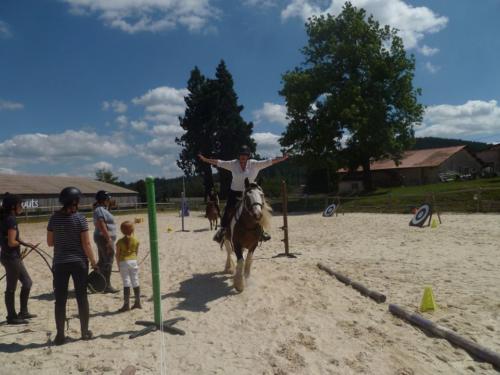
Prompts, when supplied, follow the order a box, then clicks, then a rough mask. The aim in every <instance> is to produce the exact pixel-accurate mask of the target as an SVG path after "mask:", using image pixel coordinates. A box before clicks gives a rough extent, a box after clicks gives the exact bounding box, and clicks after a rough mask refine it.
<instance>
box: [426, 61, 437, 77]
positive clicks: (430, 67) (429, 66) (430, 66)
mask: <svg viewBox="0 0 500 375" xmlns="http://www.w3.org/2000/svg"><path fill="white" fill-rule="evenodd" d="M424 66H425V69H427V70H428V71H429V72H430V73H432V74H436V73H437V72H439V69H441V68H440V67H439V66H437V65H434V64H432V63H430V62H429V61H427V62H426V63H425V65H424Z"/></svg>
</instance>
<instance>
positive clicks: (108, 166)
mask: <svg viewBox="0 0 500 375" xmlns="http://www.w3.org/2000/svg"><path fill="white" fill-rule="evenodd" d="M90 168H91V170H93V171H95V170H97V169H106V170H108V171H111V170H113V164H111V163H108V162H107V161H98V162H97V163H94V164H92V165H90Z"/></svg>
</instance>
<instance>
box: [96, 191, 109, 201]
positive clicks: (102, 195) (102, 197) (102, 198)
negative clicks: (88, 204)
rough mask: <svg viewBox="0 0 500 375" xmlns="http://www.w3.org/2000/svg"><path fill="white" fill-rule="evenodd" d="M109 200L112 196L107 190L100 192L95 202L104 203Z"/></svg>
mask: <svg viewBox="0 0 500 375" xmlns="http://www.w3.org/2000/svg"><path fill="white" fill-rule="evenodd" d="M108 199H111V194H109V193H108V192H107V191H106V190H99V191H98V192H97V193H96V195H95V200H96V201H98V202H104V201H107V200H108Z"/></svg>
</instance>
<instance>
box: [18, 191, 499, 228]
mask: <svg viewBox="0 0 500 375" xmlns="http://www.w3.org/2000/svg"><path fill="white" fill-rule="evenodd" d="M268 201H269V203H270V204H271V206H272V208H273V210H274V211H275V212H281V211H282V208H283V202H282V199H281V197H280V198H270V199H268ZM187 202H188V207H189V209H190V210H192V211H202V210H204V209H205V203H204V201H203V198H198V197H194V198H187ZM332 203H335V204H340V208H339V212H380V213H408V212H410V211H411V210H412V209H413V208H415V207H419V206H420V205H421V204H423V203H431V204H433V205H435V206H437V208H439V210H440V211H447V212H464V213H471V212H499V213H500V188H483V187H481V188H477V189H463V190H452V191H441V192H440V191H437V192H423V193H413V194H410V193H409V194H391V193H386V194H380V195H376V194H375V195H367V196H332V195H326V194H323V195H310V196H307V195H288V207H287V208H288V212H292V213H293V212H319V211H322V210H324V209H325V207H327V206H329V205H330V204H332ZM223 205H224V202H221V206H223ZM180 208H181V200H180V199H178V200H177V199H175V200H172V201H170V202H166V203H157V210H158V211H179V210H180ZM58 209H59V207H58V206H50V207H38V208H26V209H25V210H24V214H23V216H24V218H25V219H26V220H30V219H41V218H48V217H50V216H51V215H52V213H53V212H54V211H56V210H58ZM146 209H147V203H145V202H140V203H132V204H131V203H123V204H121V205H119V206H118V207H117V208H115V209H113V210H112V212H113V213H117V214H128V213H134V212H137V213H139V212H146ZM80 211H81V212H82V213H83V214H87V215H88V214H90V213H91V212H92V205H81V206H80Z"/></svg>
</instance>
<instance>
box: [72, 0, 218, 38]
mask: <svg viewBox="0 0 500 375" xmlns="http://www.w3.org/2000/svg"><path fill="white" fill-rule="evenodd" d="M63 1H64V2H66V3H68V4H69V5H70V11H71V13H72V14H75V15H84V16H85V15H91V14H97V15H98V17H99V19H100V20H101V21H102V22H104V24H106V25H107V26H108V27H111V28H115V29H119V30H121V31H124V32H127V33H130V34H134V33H138V32H159V31H162V30H169V29H174V28H176V27H177V26H182V27H186V28H187V29H188V30H191V31H199V30H203V29H205V28H206V27H207V25H208V24H209V22H210V21H212V20H213V19H216V18H217V17H218V15H219V13H220V11H219V10H218V9H217V8H215V7H213V6H212V5H211V4H210V0H63Z"/></svg>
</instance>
